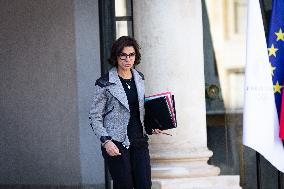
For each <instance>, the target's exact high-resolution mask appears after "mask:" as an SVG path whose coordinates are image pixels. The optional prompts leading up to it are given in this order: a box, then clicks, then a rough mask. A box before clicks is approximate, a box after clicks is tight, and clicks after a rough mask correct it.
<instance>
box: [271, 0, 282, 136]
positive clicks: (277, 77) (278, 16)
mask: <svg viewBox="0 0 284 189" xmlns="http://www.w3.org/2000/svg"><path fill="white" fill-rule="evenodd" d="M283 32H284V0H274V1H273V4H272V15H271V19H270V28H269V34H268V43H267V45H268V56H269V62H270V71H271V75H272V81H273V89H274V97H275V104H276V108H277V112H278V117H279V119H280V138H282V139H284V101H283V104H282V99H283V97H284V96H283V93H284V91H283V86H284V33H283ZM281 107H283V108H281ZM281 109H283V110H282V111H281ZM281 123H282V124H281Z"/></svg>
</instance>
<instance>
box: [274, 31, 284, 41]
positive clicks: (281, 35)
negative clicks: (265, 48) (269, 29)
mask: <svg viewBox="0 0 284 189" xmlns="http://www.w3.org/2000/svg"><path fill="white" fill-rule="evenodd" d="M275 34H276V35H277V39H276V41H279V40H282V41H284V33H282V30H281V28H280V29H279V32H275Z"/></svg>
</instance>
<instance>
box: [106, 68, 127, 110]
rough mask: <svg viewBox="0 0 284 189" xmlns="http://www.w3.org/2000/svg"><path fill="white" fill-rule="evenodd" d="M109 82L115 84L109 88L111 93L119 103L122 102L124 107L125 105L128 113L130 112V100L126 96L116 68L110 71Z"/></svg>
mask: <svg viewBox="0 0 284 189" xmlns="http://www.w3.org/2000/svg"><path fill="white" fill-rule="evenodd" d="M109 82H110V83H113V85H110V86H109V92H110V93H111V94H112V95H113V96H114V97H115V98H116V99H117V100H118V101H119V102H121V104H122V105H124V106H125V107H126V108H127V109H128V111H130V110H129V105H128V100H127V96H126V94H125V91H124V88H123V86H122V84H121V81H120V79H119V77H118V74H117V69H116V67H113V68H112V69H111V70H110V71H109Z"/></svg>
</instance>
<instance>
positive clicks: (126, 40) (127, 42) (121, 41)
mask: <svg viewBox="0 0 284 189" xmlns="http://www.w3.org/2000/svg"><path fill="white" fill-rule="evenodd" d="M124 47H133V48H134V50H135V61H134V65H138V64H140V60H141V54H140V51H139V49H140V47H139V45H138V43H137V41H136V40H135V39H134V38H132V37H129V36H122V37H120V38H118V39H117V40H116V41H115V42H114V43H113V44H112V47H111V53H110V58H109V59H108V62H109V63H110V64H111V65H113V66H116V67H117V57H118V56H119V54H120V53H121V52H122V50H123V48H124Z"/></svg>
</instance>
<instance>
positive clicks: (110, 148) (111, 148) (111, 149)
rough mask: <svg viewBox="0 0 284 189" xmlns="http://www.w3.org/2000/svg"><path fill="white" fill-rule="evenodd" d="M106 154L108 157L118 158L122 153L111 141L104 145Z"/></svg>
mask: <svg viewBox="0 0 284 189" xmlns="http://www.w3.org/2000/svg"><path fill="white" fill-rule="evenodd" d="M104 147H105V149H106V152H107V153H108V155H110V156H118V155H121V153H120V152H119V149H118V148H117V146H116V145H115V144H114V143H113V142H112V141H109V142H107V143H106V144H105V145H104Z"/></svg>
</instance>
